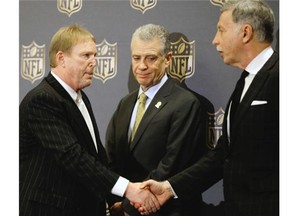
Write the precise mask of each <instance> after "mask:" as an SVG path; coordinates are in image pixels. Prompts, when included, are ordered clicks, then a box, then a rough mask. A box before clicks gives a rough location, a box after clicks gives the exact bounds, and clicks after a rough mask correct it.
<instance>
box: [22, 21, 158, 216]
mask: <svg viewBox="0 0 288 216" xmlns="http://www.w3.org/2000/svg"><path fill="white" fill-rule="evenodd" d="M49 56H50V66H51V72H50V73H49V74H48V76H47V77H46V78H44V79H43V81H42V82H41V83H40V84H39V85H38V86H37V87H35V88H34V89H32V90H31V91H30V92H29V93H28V94H27V95H26V96H25V98H24V99H23V101H22V102H21V104H20V161H19V163H20V171H19V172H20V180H19V183H20V191H19V199H20V215H22V216H24V215H25V216H28V215H30V216H36V215H39V216H45V215H47V216H58V215H59V216H60V215H61V216H66V215H67V216H76V215H77V216H79V215H85V216H90V215H91V216H92V215H93V216H95V215H97V216H104V215H105V196H107V195H108V194H109V193H112V194H115V195H118V196H125V197H127V198H128V199H131V200H134V201H135V202H139V203H140V204H141V205H144V206H146V207H147V208H146V209H147V210H148V212H149V211H150V212H152V211H156V209H157V208H159V205H158V202H157V199H156V198H155V197H154V196H153V195H152V194H151V193H150V192H149V191H148V190H145V191H144V190H143V191H142V190H140V189H139V184H140V183H131V182H129V181H128V180H127V179H125V178H123V177H121V176H119V175H118V174H115V173H113V172H111V171H109V170H108V169H107V168H106V167H105V165H106V163H107V161H106V153H105V150H104V148H103V146H102V144H101V140H100V137H99V132H98V129H97V124H96V121H95V118H94V116H93V112H92V108H91V104H90V102H89V100H88V98H87V96H86V94H85V93H84V92H83V91H82V89H83V88H85V87H87V86H89V85H90V84H91V83H92V78H93V69H94V67H95V64H96V61H95V56H96V40H95V38H94V36H93V35H92V34H91V33H90V32H89V31H87V30H86V29H84V28H82V27H80V26H78V25H74V24H73V25H70V26H67V27H63V28H60V29H59V31H57V32H56V34H55V35H54V36H53V38H52V40H51V44H50V50H49ZM79 92H81V94H82V99H83V101H84V104H85V106H86V108H87V110H88V113H89V116H90V119H91V122H92V125H93V130H94V134H93V133H92V134H91V133H90V131H89V129H88V127H87V125H86V122H85V120H84V118H83V116H82V114H81V112H80V110H79V108H78V107H77V104H76V99H77V95H78V94H77V93H79ZM93 136H95V141H94V140H93V138H92V137H93ZM154 202H155V203H154Z"/></svg>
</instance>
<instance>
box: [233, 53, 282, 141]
mask: <svg viewBox="0 0 288 216" xmlns="http://www.w3.org/2000/svg"><path fill="white" fill-rule="evenodd" d="M277 56H278V55H277V54H276V53H274V54H273V55H272V56H271V58H270V59H269V60H268V61H267V62H266V63H265V65H264V66H263V67H262V68H261V70H260V71H259V72H258V73H257V74H256V76H255V77H254V79H253V81H252V83H251V85H250V86H249V88H248V90H247V92H246V94H245V95H244V97H243V99H242V101H241V103H240V104H239V107H238V111H237V114H236V116H235V124H234V128H231V130H234V131H237V127H238V126H239V123H240V122H241V119H243V117H244V116H245V114H246V113H247V111H248V110H249V107H250V106H251V103H252V101H253V100H255V98H256V97H257V95H258V94H259V92H260V91H261V90H262V87H263V85H264V84H265V82H266V80H267V79H269V74H270V73H269V71H270V70H271V69H272V68H273V65H274V64H275V62H276V61H277V59H278V57H277ZM230 102H231V101H230ZM230 102H229V104H230ZM234 138H235V137H231V139H234ZM232 143H233V142H232Z"/></svg>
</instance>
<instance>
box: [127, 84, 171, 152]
mask: <svg viewBox="0 0 288 216" xmlns="http://www.w3.org/2000/svg"><path fill="white" fill-rule="evenodd" d="M173 85H174V82H173V81H172V80H171V79H168V80H167V81H166V83H164V85H163V86H162V87H161V88H160V89H159V91H158V92H157V93H156V95H155V97H154V98H153V100H152V101H151V103H150V105H149V107H147V110H146V111H145V113H144V116H143V118H142V120H141V122H140V124H139V126H138V129H137V131H136V134H135V137H134V140H133V142H132V143H131V144H130V150H132V149H133V148H135V146H136V145H137V143H138V141H139V139H140V138H141V137H142V134H143V133H144V132H145V129H146V128H147V127H149V124H150V122H151V120H152V119H153V117H154V116H155V115H156V114H157V113H158V112H161V110H162V109H163V107H165V105H166V104H167V102H168V101H167V99H166V97H167V96H168V95H170V94H171V91H172V87H173ZM132 107H133V106H132ZM129 119H130V118H129Z"/></svg>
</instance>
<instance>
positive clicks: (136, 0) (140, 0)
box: [130, 0, 157, 14]
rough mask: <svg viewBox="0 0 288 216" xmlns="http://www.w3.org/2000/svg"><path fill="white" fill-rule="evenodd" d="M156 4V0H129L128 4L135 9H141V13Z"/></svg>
mask: <svg viewBox="0 0 288 216" xmlns="http://www.w3.org/2000/svg"><path fill="white" fill-rule="evenodd" d="M156 4H157V0H130V5H131V7H132V8H134V9H135V10H140V11H142V14H144V13H145V11H146V10H149V9H151V8H153V7H155V5H156Z"/></svg>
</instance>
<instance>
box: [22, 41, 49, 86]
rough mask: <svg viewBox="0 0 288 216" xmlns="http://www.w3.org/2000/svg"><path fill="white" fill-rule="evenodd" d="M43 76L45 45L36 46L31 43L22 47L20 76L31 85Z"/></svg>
mask: <svg viewBox="0 0 288 216" xmlns="http://www.w3.org/2000/svg"><path fill="white" fill-rule="evenodd" d="M44 74H45V44H43V45H41V46H40V45H37V44H36V43H35V41H33V42H32V43H31V44H30V45H28V46H24V45H23V46H22V52H21V76H22V78H23V79H27V80H30V81H31V83H33V82H35V81H36V80H38V79H41V78H42V77H43V76H44Z"/></svg>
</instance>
